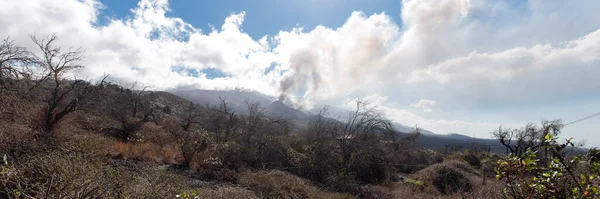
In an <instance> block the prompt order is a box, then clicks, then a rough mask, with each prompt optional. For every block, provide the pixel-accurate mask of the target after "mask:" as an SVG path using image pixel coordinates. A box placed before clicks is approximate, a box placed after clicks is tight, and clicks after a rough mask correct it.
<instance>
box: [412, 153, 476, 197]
mask: <svg viewBox="0 0 600 199" xmlns="http://www.w3.org/2000/svg"><path fill="white" fill-rule="evenodd" d="M474 173H476V172H475V171H474V170H473V169H472V168H470V165H468V164H466V163H463V162H459V161H447V162H443V163H439V164H434V165H431V166H429V167H427V168H425V169H423V170H421V171H418V172H417V173H415V174H414V176H415V178H416V179H417V180H420V181H423V182H425V183H426V184H427V185H429V186H433V187H434V188H435V190H437V191H438V192H439V193H441V194H451V193H457V192H468V191H471V189H472V188H473V187H474V185H475V183H473V182H471V180H470V178H471V177H472V176H473V174H474Z"/></svg>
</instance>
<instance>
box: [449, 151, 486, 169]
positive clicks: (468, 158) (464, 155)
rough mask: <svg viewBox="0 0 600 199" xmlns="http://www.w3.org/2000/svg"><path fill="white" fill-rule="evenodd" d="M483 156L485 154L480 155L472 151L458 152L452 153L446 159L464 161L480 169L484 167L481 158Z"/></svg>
mask: <svg viewBox="0 0 600 199" xmlns="http://www.w3.org/2000/svg"><path fill="white" fill-rule="evenodd" d="M481 155H483V154H478V153H474V152H470V151H458V152H453V153H451V154H450V155H448V156H447V157H446V159H453V160H462V161H465V162H467V163H469V165H471V166H473V167H476V168H479V167H481V165H482V161H481V158H480V157H479V156H481Z"/></svg>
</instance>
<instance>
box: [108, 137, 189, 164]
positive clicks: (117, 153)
mask: <svg viewBox="0 0 600 199" xmlns="http://www.w3.org/2000/svg"><path fill="white" fill-rule="evenodd" d="M108 155H109V156H111V157H113V158H117V159H133V160H143V161H152V162H156V163H165V164H179V163H181V162H182V161H183V160H182V155H181V151H179V149H178V148H177V147H175V146H173V145H164V146H160V145H158V144H155V143H150V142H144V143H135V144H133V143H123V142H118V141H115V142H114V143H113V144H112V147H111V149H110V150H109V151H108Z"/></svg>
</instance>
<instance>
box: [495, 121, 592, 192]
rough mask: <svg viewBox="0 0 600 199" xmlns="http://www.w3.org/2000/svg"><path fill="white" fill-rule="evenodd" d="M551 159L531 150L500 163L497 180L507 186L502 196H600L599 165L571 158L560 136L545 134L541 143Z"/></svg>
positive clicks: (583, 158)
mask: <svg viewBox="0 0 600 199" xmlns="http://www.w3.org/2000/svg"><path fill="white" fill-rule="evenodd" d="M540 142H541V143H543V144H542V145H541V146H542V149H543V150H545V151H548V152H549V153H550V155H549V156H548V158H546V159H544V158H539V156H538V155H537V154H538V152H539V151H535V150H532V149H531V148H529V149H528V150H527V151H526V152H524V153H522V154H521V155H520V156H518V155H515V154H510V155H508V156H507V157H506V159H504V160H499V161H498V166H497V167H496V179H497V180H501V181H504V182H505V186H504V188H503V194H504V195H505V196H506V197H508V198H595V197H598V196H600V192H599V190H598V189H599V186H600V177H599V174H600V164H599V163H598V162H596V161H594V160H595V159H594V158H593V157H594V156H593V155H592V154H593V151H590V152H591V153H590V154H591V155H587V156H574V157H569V156H567V155H566V153H565V152H566V149H567V147H569V146H570V147H574V144H573V142H572V138H570V139H567V140H565V142H564V143H562V144H560V143H559V142H558V136H556V134H552V133H546V134H545V135H544V136H543V137H542V138H541V140H540Z"/></svg>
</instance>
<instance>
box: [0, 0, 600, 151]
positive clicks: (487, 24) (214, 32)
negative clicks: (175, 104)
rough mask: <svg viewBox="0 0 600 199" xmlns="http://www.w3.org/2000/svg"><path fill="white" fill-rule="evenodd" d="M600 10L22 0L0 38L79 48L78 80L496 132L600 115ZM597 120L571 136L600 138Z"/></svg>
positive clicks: (510, 3)
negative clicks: (361, 108) (359, 109)
mask: <svg viewBox="0 0 600 199" xmlns="http://www.w3.org/2000/svg"><path fill="white" fill-rule="evenodd" d="M598 10H600V1H597V0H573V1H564V0H371V1H367V0H346V1H343V0H289V1H276V0H256V1H234V0H222V1H192V0H171V1H169V0H139V1H133V0H127V1H122V0H82V1H78V0H20V1H8V2H3V6H2V7H0V27H3V28H2V29H0V37H7V36H11V38H14V39H15V40H16V42H17V43H18V44H20V45H23V46H25V47H32V45H31V43H30V42H29V39H28V36H27V35H28V34H31V33H36V34H40V35H42V34H56V35H57V36H58V37H59V39H60V40H59V41H60V44H61V45H63V46H65V47H68V46H80V47H82V48H83V49H85V51H86V59H85V60H84V61H83V63H82V64H84V65H86V67H85V68H84V69H82V70H80V71H77V72H75V73H73V75H74V76H77V77H80V78H88V79H97V78H101V77H102V76H103V75H104V74H110V75H111V77H112V78H113V79H114V80H115V81H118V82H140V83H143V84H145V85H149V86H152V87H153V88H154V89H157V90H168V89H180V88H186V89H189V88H199V89H234V88H244V89H251V90H256V91H259V92H262V93H265V94H267V95H271V96H274V97H278V96H287V97H286V99H285V100H286V101H287V102H288V103H289V104H291V105H294V106H297V107H303V108H310V107H313V106H316V105H318V104H332V105H336V106H339V107H342V108H348V107H350V104H351V103H352V101H354V100H355V99H356V98H359V97H360V98H363V99H367V100H368V101H371V102H372V103H373V104H376V105H378V106H379V108H380V111H381V112H382V113H383V114H384V115H385V116H387V117H388V118H389V119H391V120H393V121H395V122H398V123H401V124H404V125H407V126H415V125H418V126H420V127H422V128H425V129H428V130H431V131H433V132H437V133H462V134H465V135H469V136H476V137H489V135H490V133H489V132H490V131H493V130H494V129H496V128H497V127H498V126H500V125H502V126H505V127H513V128H517V127H520V126H522V125H524V124H525V123H528V122H533V123H539V121H540V120H541V119H563V120H564V121H566V122H568V121H573V120H576V119H579V118H581V117H584V116H587V115H590V114H593V113H595V112H598V111H600V95H598V92H597V91H599V90H600V81H598V76H600V67H599V66H600V20H597V19H599V18H600V12H598ZM14 19H19V20H14ZM209 24H210V25H212V27H211V26H209ZM301 27H303V28H301ZM181 38H185V39H181ZM599 119H600V117H598V118H593V119H590V120H587V121H584V122H580V123H577V124H576V125H571V126H568V127H567V128H565V129H564V134H565V136H567V137H570V136H574V137H576V138H579V140H586V141H587V142H588V145H600V137H598V136H594V135H595V134H596V133H597V131H596V130H595V129H597V128H598V127H597V125H596V124H597V123H598V121H599Z"/></svg>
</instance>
